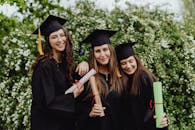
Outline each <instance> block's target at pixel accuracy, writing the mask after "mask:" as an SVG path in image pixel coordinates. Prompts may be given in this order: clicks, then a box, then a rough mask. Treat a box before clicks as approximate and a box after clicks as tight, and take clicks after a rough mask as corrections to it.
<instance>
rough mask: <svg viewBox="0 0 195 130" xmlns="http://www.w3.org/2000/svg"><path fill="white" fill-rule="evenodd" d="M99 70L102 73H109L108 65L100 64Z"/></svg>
mask: <svg viewBox="0 0 195 130" xmlns="http://www.w3.org/2000/svg"><path fill="white" fill-rule="evenodd" d="M99 72H100V73H102V74H109V71H108V67H107V66H99Z"/></svg>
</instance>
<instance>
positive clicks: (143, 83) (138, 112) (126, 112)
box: [115, 42, 168, 130]
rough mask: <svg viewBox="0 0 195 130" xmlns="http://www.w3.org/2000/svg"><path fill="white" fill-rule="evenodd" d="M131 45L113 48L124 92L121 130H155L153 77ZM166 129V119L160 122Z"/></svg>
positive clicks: (124, 44) (126, 44) (154, 79)
mask: <svg viewBox="0 0 195 130" xmlns="http://www.w3.org/2000/svg"><path fill="white" fill-rule="evenodd" d="M132 46H133V43H131V42H129V43H123V44H120V45H118V46H117V47H115V50H116V54H117V59H118V62H119V66H120V70H121V71H122V72H123V83H124V88H125V89H124V91H123V98H122V100H121V106H122V109H121V110H122V112H123V114H122V117H123V118H121V119H122V122H123V124H122V127H123V128H121V129H122V130H157V128H156V125H155V119H154V118H153V112H154V109H155V108H154V96H153V88H152V87H153V82H155V81H156V78H155V76H154V75H153V74H152V73H151V72H150V71H149V70H148V69H147V68H146V67H145V66H143V65H142V63H141V61H140V59H139V58H138V56H136V54H135V52H134V49H133V47H132ZM161 125H162V126H163V127H164V128H162V129H164V130H166V129H167V126H168V124H167V118H166V117H163V119H162V120H161Z"/></svg>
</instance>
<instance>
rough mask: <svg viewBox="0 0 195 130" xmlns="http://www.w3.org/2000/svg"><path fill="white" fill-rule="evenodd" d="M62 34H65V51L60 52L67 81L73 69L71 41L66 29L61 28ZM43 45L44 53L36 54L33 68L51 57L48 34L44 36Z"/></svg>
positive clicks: (70, 79) (71, 78)
mask: <svg viewBox="0 0 195 130" xmlns="http://www.w3.org/2000/svg"><path fill="white" fill-rule="evenodd" d="M63 31H64V34H65V36H66V48H65V51H63V52H62V61H65V62H66V66H65V68H66V72H65V75H66V77H67V78H68V80H69V81H73V77H72V73H73V72H74V69H75V62H74V55H73V43H72V40H71V37H70V35H69V33H68V31H67V30H66V29H63ZM44 38H45V47H44V49H43V51H44V55H38V56H37V58H36V60H35V63H34V64H33V65H32V69H33V70H35V69H36V68H37V65H38V63H39V62H45V61H48V60H50V59H52V57H53V52H52V48H51V45H50V43H49V36H45V37H44Z"/></svg>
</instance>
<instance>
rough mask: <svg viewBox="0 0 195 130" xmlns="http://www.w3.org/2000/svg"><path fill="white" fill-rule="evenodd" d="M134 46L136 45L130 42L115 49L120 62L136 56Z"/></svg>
mask: <svg viewBox="0 0 195 130" xmlns="http://www.w3.org/2000/svg"><path fill="white" fill-rule="evenodd" d="M134 44H135V43H133V42H128V43H122V44H119V45H118V46H116V47H115V51H116V55H117V59H118V61H120V60H122V59H126V58H128V57H130V56H133V55H135V52H134V49H133V45H134Z"/></svg>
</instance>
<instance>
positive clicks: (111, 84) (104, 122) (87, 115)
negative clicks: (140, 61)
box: [77, 30, 122, 130]
mask: <svg viewBox="0 0 195 130" xmlns="http://www.w3.org/2000/svg"><path fill="white" fill-rule="evenodd" d="M114 33H115V31H108V30H95V31H94V32H93V33H91V34H90V35H89V36H88V37H87V38H86V39H85V40H84V42H85V43H91V45H92V53H91V59H90V66H91V68H94V69H95V70H96V71H97V74H96V75H95V80H96V84H97V88H98V90H99V94H100V97H101V101H102V104H103V107H102V106H101V105H99V104H96V103H94V100H93V96H95V95H93V94H92V92H91V90H90V89H89V93H88V95H87V96H86V97H85V98H84V99H83V100H82V102H81V105H79V110H80V111H79V113H80V114H81V115H79V119H78V123H77V124H78V127H79V130H120V128H119V126H120V125H119V120H118V119H119V115H118V114H119V110H120V109H119V94H120V93H121V91H122V90H121V88H122V86H121V81H120V78H119V75H118V73H117V62H116V54H115V50H114V48H113V47H112V46H111V44H110V40H109V38H110V37H111V36H112V35H113V34H114ZM89 85H90V84H89Z"/></svg>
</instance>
